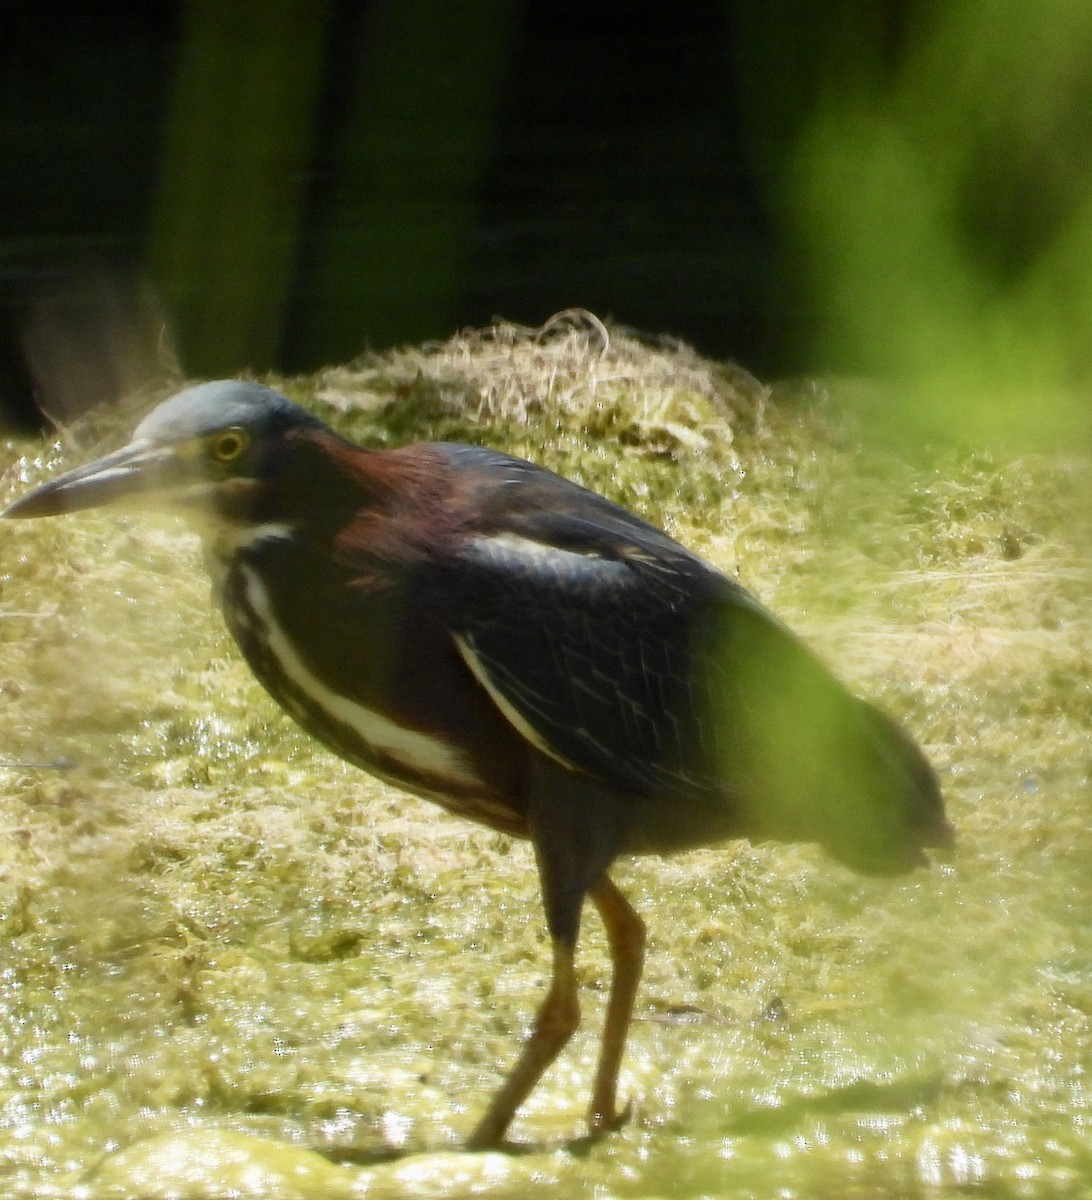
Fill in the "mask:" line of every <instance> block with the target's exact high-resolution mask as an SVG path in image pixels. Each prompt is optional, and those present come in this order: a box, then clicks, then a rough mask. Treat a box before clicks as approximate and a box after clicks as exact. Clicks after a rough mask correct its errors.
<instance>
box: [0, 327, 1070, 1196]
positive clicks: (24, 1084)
mask: <svg viewBox="0 0 1092 1200" xmlns="http://www.w3.org/2000/svg"><path fill="white" fill-rule="evenodd" d="M274 382H277V383H279V384H280V385H281V386H284V387H285V388H286V390H288V391H289V393H290V394H291V395H292V396H293V397H294V398H296V399H299V400H301V402H303V403H305V404H308V405H312V406H314V407H315V408H316V409H317V410H318V411H320V413H321V415H323V417H324V418H326V419H328V420H330V421H331V422H332V423H334V424H336V425H338V426H339V427H340V428H342V429H343V430H344V431H345V432H346V433H348V434H350V435H351V436H354V437H357V438H359V439H361V440H364V441H367V442H369V443H370V444H373V445H394V444H398V443H401V442H404V441H409V440H416V439H421V438H445V439H462V440H470V441H480V442H484V443H487V444H490V445H494V446H497V447H498V448H501V449H505V450H509V451H512V452H515V453H519V454H523V455H526V456H528V457H531V458H533V459H535V460H536V461H538V462H541V463H543V464H544V465H546V466H550V467H553V468H554V469H557V470H560V471H561V472H563V473H565V474H567V475H569V476H571V477H573V478H576V479H578V480H579V481H580V482H583V483H586V484H588V485H589V486H592V487H595V488H597V489H598V490H601V491H604V492H606V493H607V494H609V495H611V496H612V497H614V498H616V499H618V500H620V501H621V502H623V503H624V504H626V505H628V506H629V507H631V508H633V509H635V510H636V511H639V512H640V513H642V515H644V516H646V517H648V518H649V519H651V520H654V521H656V522H657V523H659V524H661V525H662V526H664V527H665V528H667V529H668V530H669V532H671V533H672V534H673V535H675V536H676V537H678V538H680V539H681V540H682V541H684V542H686V543H687V544H688V545H690V546H692V547H693V548H694V549H696V550H698V551H699V552H700V553H702V554H704V555H705V556H706V557H708V558H710V559H711V560H712V561H714V562H716V563H717V564H718V565H720V566H721V567H722V568H723V569H725V570H727V571H729V572H732V573H735V574H737V575H738V576H739V577H740V578H741V579H742V580H743V582H744V583H746V584H747V585H748V586H750V587H751V588H752V590H754V591H755V592H757V593H758V595H759V596H760V597H761V598H762V599H763V600H764V601H765V602H766V603H767V604H768V605H770V606H771V607H772V608H773V609H774V610H775V611H776V612H778V613H779V614H780V615H781V616H782V617H783V618H784V619H786V620H787V621H788V622H789V623H790V624H791V625H792V626H793V627H795V628H796V629H797V630H798V631H799V632H801V633H802V634H803V635H804V636H805V637H806V638H807V639H808V640H809V641H810V642H811V643H812V644H813V645H814V646H815V647H816V648H817V649H818V650H819V651H820V652H821V653H822V654H823V655H824V656H825V657H826V658H827V660H828V661H829V662H831V663H832V665H834V666H835V668H836V669H837V670H838V671H839V673H840V674H841V675H842V676H843V677H844V678H845V679H846V680H847V681H848V682H850V683H851V684H852V685H853V686H854V687H855V688H856V689H857V690H859V691H860V692H862V693H863V694H866V695H868V696H869V697H871V698H873V699H875V700H877V701H878V702H880V703H881V704H882V705H883V706H884V707H886V708H887V709H888V710H889V711H891V712H892V713H893V714H894V715H896V716H897V717H899V718H900V719H901V720H903V721H905V722H906V723H907V725H908V726H909V727H910V728H911V729H912V730H913V732H914V733H915V735H916V736H917V737H918V738H919V739H920V741H921V742H922V744H923V745H924V746H925V748H926V749H927V751H928V753H929V755H930V757H931V758H932V759H933V761H934V762H935V763H936V765H937V768H938V771H939V772H940V775H941V779H942V783H943V786H944V790H945V794H946V797H947V800H948V805H949V812H950V815H951V818H952V820H953V822H954V823H955V825H956V827H957V829H958V832H959V838H960V844H959V850H958V853H957V854H956V855H955V856H954V857H953V858H952V859H951V860H950V861H948V862H946V863H942V864H937V865H935V866H934V867H933V868H932V869H931V870H929V871H920V872H916V873H914V874H913V875H910V876H907V877H905V878H900V879H897V880H894V881H891V880H866V879H861V878H859V877H857V876H854V875H853V874H852V873H850V872H848V871H846V870H845V869H843V868H841V867H839V866H838V865H837V864H835V863H833V862H831V861H829V860H827V859H825V858H824V857H823V856H822V855H821V853H820V852H819V851H817V850H815V849H814V848H811V847H806V846H781V847H774V846H770V847H767V846H751V845H748V844H746V843H730V844H726V845H724V846H721V847H717V848H713V849H710V850H705V851H701V852H696V853H691V854H686V855H680V856H677V857H673V858H669V859H657V858H644V859H638V860H632V861H629V862H623V863H621V864H620V865H619V868H618V872H617V878H618V881H619V883H620V884H621V885H622V887H623V888H624V889H625V890H626V892H627V894H628V895H629V896H630V897H631V899H632V900H633V901H634V903H635V905H636V906H637V908H638V909H639V910H640V912H641V913H642V915H643V916H644V917H645V918H646V920H647V921H648V924H649V929H650V935H651V940H650V948H649V951H650V952H649V959H648V966H647V969H646V974H645V979H644V983H643V986H642V989H641V992H640V995H639V998H638V1009H637V1021H636V1024H635V1026H634V1029H633V1032H632V1034H631V1037H630V1042H629V1047H628V1052H627V1055H626V1059H625V1061H624V1064H623V1073H622V1091H623V1094H624V1096H626V1097H628V1098H629V1099H631V1100H632V1104H633V1115H632V1119H631V1120H630V1122H629V1123H628V1124H627V1125H626V1126H625V1128H623V1129H622V1130H621V1131H620V1132H618V1133H617V1134H614V1135H611V1136H608V1137H605V1138H603V1139H601V1140H600V1141H598V1142H596V1143H594V1144H588V1143H587V1142H585V1141H583V1140H582V1139H581V1137H580V1135H581V1133H582V1118H583V1112H584V1107H585V1104H586V1099H587V1087H588V1080H589V1078H590V1076H591V1072H592V1069H593V1065H594V1058H595V1053H596V1049H597V1039H598V1032H599V1027H600V1023H601V1021H602V1017H603V1010H604V1006H605V999H606V995H605V988H606V983H607V980H608V978H609V969H608V958H607V952H606V946H605V941H604V937H603V933H602V930H601V928H600V927H599V925H598V923H597V921H596V919H595V917H594V914H593V913H589V916H588V918H587V920H586V922H585V932H584V936H583V939H582V943H581V952H580V957H579V967H580V980H581V989H582V1003H583V1009H584V1023H583V1025H582V1027H581V1029H580V1031H579V1033H578V1034H577V1036H576V1038H574V1040H573V1042H572V1044H571V1045H570V1046H569V1047H568V1049H567V1050H566V1051H565V1053H564V1054H563V1056H562V1058H561V1059H560V1060H559V1062H558V1063H557V1064H556V1065H555V1066H554V1067H553V1068H552V1069H551V1071H550V1072H549V1074H548V1075H547V1077H546V1078H545V1080H544V1082H543V1084H542V1086H541V1087H540V1088H539V1089H538V1090H537V1091H536V1092H535V1094H534V1095H533V1097H532V1099H531V1101H530V1102H529V1103H528V1105H527V1107H526V1109H525V1110H524V1111H523V1112H522V1113H521V1115H520V1117H519V1118H518V1119H517V1121H516V1123H515V1124H514V1126H513V1129H512V1137H513V1139H514V1140H515V1141H517V1142H518V1143H520V1147H519V1150H520V1152H519V1153H512V1154H498V1153H490V1154H475V1155H470V1154H464V1153H462V1152H460V1151H459V1142H460V1139H461V1138H462V1137H463V1136H465V1135H466V1133H467V1132H468V1131H469V1130H470V1128H471V1127H472V1126H473V1123H474V1120H475V1118H476V1116H477V1115H478V1114H479V1113H480V1111H481V1110H482V1108H483V1106H484V1105H485V1103H486V1102H487V1100H488V1098H489V1097H490V1095H491V1094H492V1092H493V1090H494V1088H495V1087H496V1086H497V1084H498V1081H499V1079H500V1078H501V1076H502V1074H503V1072H504V1070H505V1069H506V1067H507V1065H508V1064H509V1063H510V1062H511V1061H512V1060H513V1058H514V1056H515V1053H516V1050H517V1047H518V1043H519V1039H520V1038H521V1037H522V1036H523V1034H524V1032H525V1030H526V1025H527V1022H528V1020H529V1019H530V1016H531V1014H532V1013H533V1011H534V1008H535V1005H536V1004H537V1002H538V1000H539V999H540V997H541V994H542V988H543V986H544V983H545V980H546V978H547V974H548V967H549V950H548V945H547V941H546V934H545V928H544V924H543V921H542V918H541V914H540V906H539V899H538V894H537V886H536V879H535V873H534V869H533V864H532V862H531V858H530V853H529V851H528V849H527V847H526V846H525V845H523V844H521V843H516V842H512V841H510V840H508V839H506V838H504V837H502V836H500V835H498V834H495V833H492V832H490V831H488V830H483V829H479V828H477V827H475V826H472V825H469V824H466V823H463V822H460V821H459V820H457V819H455V818H453V817H449V816H446V815H445V814H444V813H442V812H441V811H440V810H439V809H436V808H434V807H431V806H429V805H427V804H425V803H423V802H421V801H417V800H414V799H411V798H408V797H406V796H404V795H402V794H400V793H397V792H396V791H394V790H392V789H389V788H387V787H385V786H383V785H382V784H379V783H377V782H375V781H373V780H371V779H369V778H368V777H366V776H364V775H363V774H361V773H360V772H358V771H355V770H353V769H351V768H349V767H347V766H345V765H344V764H342V763H340V762H339V761H337V760H336V759H334V758H332V757H331V756H330V755H329V754H327V753H326V752H325V751H323V750H322V749H321V748H319V747H318V746H317V745H315V744H314V743H312V742H311V741H309V740H308V739H307V737H306V736H305V735H304V734H302V733H301V732H299V731H298V730H297V729H296V728H295V727H294V726H293V725H292V724H291V722H290V721H289V720H288V719H287V718H286V717H284V716H283V715H282V714H281V713H280V712H279V710H278V709H277V708H276V707H275V706H274V705H273V703H272V701H270V700H269V699H268V698H267V697H266V696H265V695H264V693H262V692H261V690H260V689H259V687H258V685H257V684H256V683H255V682H254V681H253V680H252V679H251V678H250V676H249V673H248V672H247V670H246V668H245V667H244V666H243V664H242V663H241V661H240V659H239V658H238V656H237V654H236V652H235V649H234V647H233V645H232V644H231V643H230V641H229V639H228V637H227V635H226V633H225V632H224V630H223V629H222V627H221V624H220V620H219V617H218V615H217V614H216V613H215V612H214V611H213V609H212V606H211V604H210V600H209V587H208V583H207V580H206V579H205V576H204V574H203V571H202V568H201V562H200V555H199V551H198V546H197V542H196V539H195V538H194V537H193V535H192V534H190V533H189V532H188V531H187V530H186V529H185V528H184V527H183V526H182V525H181V524H175V523H174V522H172V521H168V520H160V521H156V520H154V519H151V518H144V517H139V518H138V517H136V516H119V515H116V514H115V515H108V514H94V513H91V514H85V515H80V516H73V517H70V518H66V519H63V520H56V521H40V522H39V521H36V522H27V523H25V524H24V523H12V524H11V525H10V526H8V525H4V526H2V527H0V717H2V728H3V737H2V739H0V935H2V936H0V1192H2V1193H3V1194H4V1195H6V1196H13V1197H54V1196H81V1197H88V1198H89V1200H98V1198H100V1197H103V1198H105V1197H135V1196H139V1197H149V1198H152V1197H168V1196H169V1197H189V1198H198V1197H220V1196H228V1195H232V1196H246V1197H251V1196H270V1197H274V1196H275V1197H307V1198H318V1197H341V1196H346V1197H356V1196H360V1197H373V1196H376V1197H401V1196H406V1197H410V1196H412V1197H422V1196H425V1197H463V1196H469V1195H474V1196H486V1197H535V1196H539V1195H542V1196H546V1195H547V1194H549V1195H551V1196H557V1195H564V1196H567V1197H570V1196H572V1197H581V1196H587V1197H595V1198H596V1200H610V1198H613V1197H618V1198H623V1197H625V1198H629V1197H633V1198H637V1197H648V1198H651V1197H660V1198H664V1200H666V1198H669V1197H671V1198H687V1200H689V1198H692V1197H693V1198H697V1197H706V1196H709V1197H714V1196H715V1197H722V1196H733V1197H755V1198H756V1200H757V1198H759V1197H761V1198H767V1197H771V1196H779V1197H788V1198H796V1197H799V1198H801V1200H807V1198H818V1197H830V1196H839V1197H869V1198H881V1200H882V1198H896V1197H897V1198H904V1197H906V1198H909V1197H915V1198H917V1197H938V1198H939V1197H953V1196H963V1195H967V1194H976V1195H988V1196H991V1197H992V1196H1000V1197H1009V1196H1012V1197H1022V1196H1028V1197H1040V1196H1045V1195H1050V1196H1073V1197H1084V1196H1088V1195H1090V1194H1092V1137H1090V1133H1089V1127H1090V1123H1092V1076H1090V1071H1089V1068H1090V1066H1092V871H1090V870H1089V864H1090V863H1092V785H1090V772H1092V623H1090V619H1089V611H1088V610H1089V594H1090V584H1092V568H1090V566H1089V563H1090V559H1092V556H1090V554H1089V551H1090V548H1092V500H1090V497H1092V462H1090V459H1089V457H1088V456H1087V455H1084V454H1081V453H1077V452H1072V453H1061V452H1053V453H1049V452H1042V453H1038V454H1036V455H1028V454H1023V455H1021V454H1018V453H1015V452H1011V451H1009V452H1002V451H1000V450H997V449H994V450H992V451H990V452H987V450H986V449H984V448H981V447H969V448H968V447H961V448H954V447H951V446H944V447H937V448H930V447H923V446H913V447H908V446H907V445H899V444H892V439H891V438H890V437H888V438H887V440H886V441H884V442H883V443H882V444H881V442H880V441H879V439H878V438H876V437H873V436H872V431H871V430H870V429H869V428H868V427H867V426H862V425H861V424H860V422H859V421H858V420H857V419H855V418H854V417H853V415H852V413H851V412H849V411H846V410H844V409H841V408H839V407H838V406H837V405H836V404H835V403H834V402H833V401H832V400H831V399H830V398H829V397H827V396H825V394H824V393H823V392H822V391H821V390H820V389H802V388H798V389H795V390H793V391H789V390H787V389H785V390H781V391H778V390H777V389H775V390H774V391H773V392H771V391H769V390H768V389H764V388H762V387H760V386H759V385H758V384H757V383H756V382H755V381H754V380H752V379H750V378H749V377H748V376H746V375H745V373H743V372H740V371H737V370H734V369H732V368H729V367H727V366H724V365H719V364H714V363H709V362H706V361H704V360H702V359H701V358H699V357H698V356H697V355H695V354H694V353H693V352H691V351H689V350H687V349H686V348H685V347H681V346H677V345H672V344H649V343H644V342H641V341H639V340H638V339H636V338H634V337H632V336H630V335H628V334H626V333H625V332H624V331H621V330H617V329H606V328H604V327H602V326H600V325H599V324H598V323H597V322H593V321H582V320H574V321H572V322H560V323H557V324H556V325H555V326H554V327H552V328H550V329H547V330H545V331H538V332H537V333H529V332H527V331H521V330H518V329H513V328H511V327H507V326H502V327H498V328H496V329H492V330H487V331H482V332H478V333H474V332H472V333H467V334H464V335H461V336H459V337H457V338H455V339H453V340H452V341H451V342H449V343H446V344H444V345H442V346H434V347H425V348H423V349H416V350H411V351H404V352H400V353H398V354H392V355H388V356H384V357H374V358H369V359H365V360H362V361H361V362H359V363H356V364H353V365H351V366H348V367H344V368H338V369H336V370H330V371H327V372H324V373H322V374H321V375H319V376H317V377H315V378H313V379H307V380H295V381H274ZM152 399H153V397H151V396H147V397H144V398H143V399H142V400H141V401H139V402H134V404H133V406H131V407H130V409H129V410H127V411H120V412H118V413H115V414H97V415H96V416H94V417H93V418H91V419H89V420H88V421H86V422H84V423H83V424H82V425H80V426H78V427H77V428H75V429H73V430H71V431H69V432H68V433H67V435H66V436H65V437H64V438H63V439H61V440H60V441H58V442H57V443H56V444H50V445H46V444H42V443H34V444H29V443H27V444H9V445H7V446H6V447H5V448H4V451H3V459H2V460H0V465H2V466H3V467H4V469H5V473H4V475H3V481H2V487H0V491H2V496H0V499H3V500H4V501H5V502H7V501H8V500H10V499H12V498H14V497H15V496H16V495H18V494H20V493H21V492H22V491H23V490H25V489H26V488H27V487H28V486H30V485H31V484H32V483H33V482H36V481H38V480H39V479H41V478H43V477H44V476H45V475H46V474H49V473H51V472H55V471H57V470H59V469H61V468H62V467H66V466H72V465H75V464H76V463H77V462H79V461H82V460H84V459H85V458H88V457H90V456H91V455H92V454H94V453H97V452H100V451H102V450H103V449H105V448H106V447H107V446H109V445H114V444H119V443H120V442H121V441H122V440H123V438H124V435H125V434H126V433H127V432H128V430H129V428H130V427H131V425H132V423H133V419H134V414H135V413H136V412H138V411H140V410H142V409H143V408H146V407H148V406H149V405H150V403H151V402H152ZM559 1188H560V1189H561V1190H560V1191H558V1189H559Z"/></svg>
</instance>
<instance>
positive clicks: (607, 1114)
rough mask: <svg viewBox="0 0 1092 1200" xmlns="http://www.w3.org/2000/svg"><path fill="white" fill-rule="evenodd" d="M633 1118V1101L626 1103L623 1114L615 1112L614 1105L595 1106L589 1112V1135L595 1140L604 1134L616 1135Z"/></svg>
mask: <svg viewBox="0 0 1092 1200" xmlns="http://www.w3.org/2000/svg"><path fill="white" fill-rule="evenodd" d="M632 1116H633V1101H632V1100H629V1101H627V1102H626V1106H625V1108H623V1109H622V1111H621V1112H617V1111H616V1110H615V1107H614V1104H613V1103H612V1104H609V1105H606V1104H604V1105H599V1104H593V1105H592V1106H591V1108H590V1109H589V1110H588V1134H589V1135H590V1136H591V1137H593V1138H598V1137H601V1136H602V1135H603V1134H604V1133H614V1132H615V1130H618V1129H621V1128H622V1126H623V1125H625V1124H627V1123H628V1122H629V1120H630V1118H631V1117H632Z"/></svg>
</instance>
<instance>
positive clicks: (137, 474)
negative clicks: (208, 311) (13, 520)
mask: <svg viewBox="0 0 1092 1200" xmlns="http://www.w3.org/2000/svg"><path fill="white" fill-rule="evenodd" d="M184 477H185V466H184V463H183V462H182V460H181V459H180V458H179V456H178V455H177V453H176V452H175V451H174V450H173V449H171V448H170V447H165V446H155V445H153V444H152V443H151V442H146V441H140V442H131V443H130V444H129V445H128V446H123V447H122V448H121V449H120V450H116V451H115V452H114V453H113V454H108V455H107V456H106V457H105V458H100V459H97V460H96V461H95V462H92V463H88V464H87V466H85V467H77V468H76V469H75V470H74V471H69V472H67V473H66V474H64V475H59V476H58V477H57V478H56V479H51V480H49V481H48V482H47V483H43V484H41V485H40V486H39V487H36V488H35V489H34V490H33V491H32V492H28V493H27V494H26V495H25V496H23V497H21V498H20V499H19V500H16V501H15V503H14V504H11V505H9V506H8V508H6V509H5V510H4V511H3V513H0V516H4V517H54V516H57V515H58V514H60V513H68V512H77V511H79V510H80V509H84V508H100V507H103V506H105V505H112V504H121V503H125V502H127V501H128V502H136V503H139V501H140V499H141V497H142V496H145V495H148V496H149V498H150V494H152V493H155V494H158V495H161V494H162V493H163V492H164V491H165V490H167V489H169V488H172V487H177V486H178V485H179V484H180V483H182V482H183V481H184Z"/></svg>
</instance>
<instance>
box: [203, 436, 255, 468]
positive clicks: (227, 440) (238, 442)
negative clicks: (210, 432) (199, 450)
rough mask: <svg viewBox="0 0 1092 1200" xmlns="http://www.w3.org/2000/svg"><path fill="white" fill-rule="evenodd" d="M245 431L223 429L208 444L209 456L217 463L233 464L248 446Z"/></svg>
mask: <svg viewBox="0 0 1092 1200" xmlns="http://www.w3.org/2000/svg"><path fill="white" fill-rule="evenodd" d="M249 442H250V439H249V438H248V437H247V433H246V430H245V429H225V430H223V431H222V432H221V433H218V434H216V435H215V436H214V437H213V438H212V440H211V441H210V443H209V454H210V456H211V457H212V458H214V459H215V460H216V461H217V462H219V463H231V462H235V460H236V459H237V458H239V457H240V456H241V455H242V454H243V452H244V451H245V450H246V448H247V446H248V445H249Z"/></svg>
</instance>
